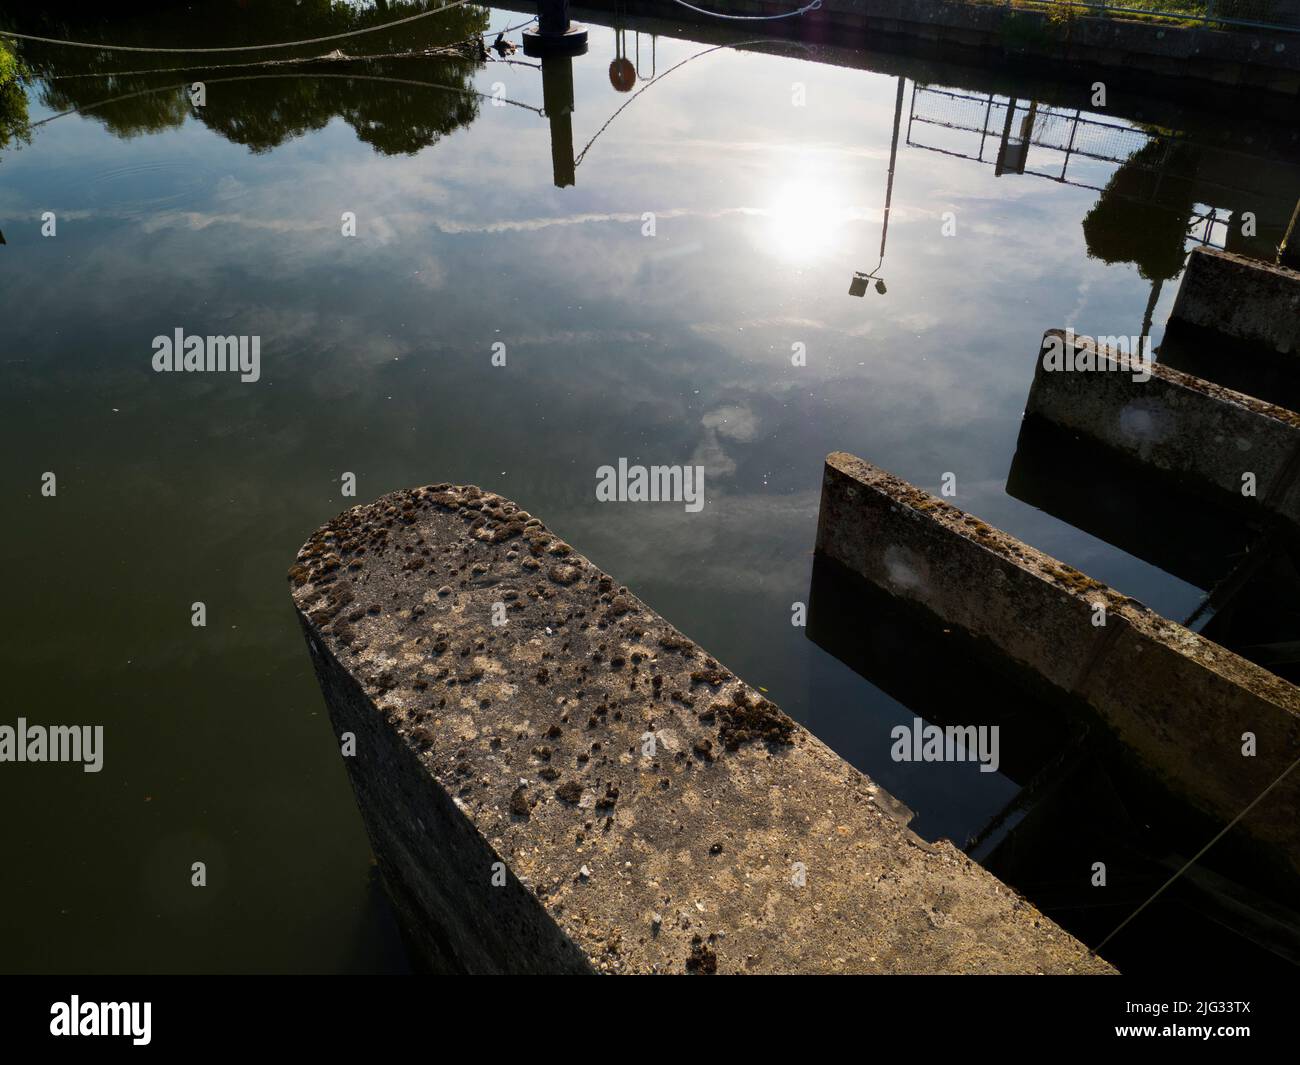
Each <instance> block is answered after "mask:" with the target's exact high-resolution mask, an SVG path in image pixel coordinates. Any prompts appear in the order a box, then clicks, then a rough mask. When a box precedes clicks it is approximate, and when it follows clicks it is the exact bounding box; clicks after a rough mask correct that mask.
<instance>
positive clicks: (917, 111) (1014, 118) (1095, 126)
mask: <svg viewBox="0 0 1300 1065" xmlns="http://www.w3.org/2000/svg"><path fill="white" fill-rule="evenodd" d="M935 140H939V141H943V142H944V143H934V141H935ZM906 143H907V145H908V146H909V147H911V148H923V149H925V150H926V151H931V152H939V153H940V154H943V155H951V156H955V157H957V158H959V159H970V160H972V161H973V162H977V163H983V164H984V165H985V166H992V167H993V172H994V173H995V174H997V175H998V176H1002V175H1004V174H1028V175H1031V176H1033V177H1041V178H1047V179H1048V180H1049V181H1055V182H1059V183H1061V184H1065V185H1073V186H1075V187H1076V188H1083V189H1090V190H1092V191H1093V192H1101V191H1103V188H1104V186H1103V185H1102V184H1094V183H1092V182H1090V181H1088V180H1084V179H1083V178H1082V177H1080V176H1077V175H1076V174H1074V173H1072V169H1071V168H1072V167H1077V166H1078V165H1079V164H1080V162H1081V161H1082V162H1084V163H1086V164H1087V167H1088V169H1089V170H1090V171H1091V173H1089V174H1088V175H1087V176H1090V177H1094V178H1098V179H1108V178H1109V177H1110V174H1112V173H1114V169H1113V168H1118V167H1119V166H1126V167H1129V168H1130V169H1136V170H1140V171H1144V172H1146V173H1148V174H1150V175H1151V180H1149V181H1147V182H1144V183H1143V184H1142V190H1143V191H1142V193H1141V194H1140V195H1135V194H1134V193H1132V192H1131V191H1130V192H1121V193H1119V195H1123V196H1125V198H1127V199H1131V200H1136V201H1138V202H1148V201H1152V200H1155V199H1156V198H1157V196H1158V195H1159V193H1160V187H1161V182H1162V180H1163V179H1164V178H1165V175H1166V173H1167V171H1168V170H1169V167H1170V162H1171V157H1172V155H1173V151H1174V147H1175V146H1176V145H1177V144H1179V143H1185V141H1184V140H1183V139H1182V138H1180V137H1176V136H1167V135H1161V134H1157V133H1153V132H1151V131H1149V130H1145V129H1141V128H1140V127H1137V126H1129V125H1125V124H1123V123H1122V122H1116V121H1114V120H1113V119H1107V118H1102V117H1100V116H1097V115H1092V114H1089V113H1087V112H1085V111H1082V110H1080V109H1069V108H1062V107H1053V106H1051V105H1050V104H1040V103H1038V102H1037V101H1032V100H1031V101H1027V102H1026V101H1021V100H1016V99H1012V98H1008V97H999V96H995V95H993V94H991V93H990V94H987V95H982V96H981V95H976V94H974V93H968V92H962V91H961V90H958V89H947V88H940V87H938V86H933V85H919V84H913V86H912V106H911V111H910V113H909V115H908V119H907V141H906ZM1152 146H1155V147H1154V150H1152V151H1146V149H1150V148H1152ZM1031 163H1033V164H1037V168H1036V167H1035V166H1034V165H1031ZM1048 165H1050V166H1051V169H1047V168H1046V167H1047V166H1048ZM1107 171H1109V173H1107ZM1201 183H1202V184H1205V182H1204V180H1203V179H1202V181H1201ZM1219 187H1221V188H1223V190H1224V192H1225V193H1227V194H1228V195H1229V196H1230V197H1231V198H1233V199H1235V198H1236V197H1234V196H1232V194H1233V193H1235V192H1239V190H1235V189H1232V188H1229V187H1227V186H1219ZM1112 191H1114V190H1112ZM1231 217H1232V212H1231V210H1228V209H1224V208H1217V207H1212V206H1207V207H1204V208H1203V209H1200V210H1197V211H1196V212H1194V213H1193V215H1192V217H1191V218H1190V219H1189V220H1188V225H1189V229H1188V236H1189V237H1191V238H1192V239H1193V240H1195V241H1197V242H1198V243H1201V244H1210V245H1212V246H1214V247H1217V248H1221V247H1223V246H1224V243H1225V241H1226V236H1227V233H1226V229H1227V224H1228V220H1229V219H1230V218H1231Z"/></svg>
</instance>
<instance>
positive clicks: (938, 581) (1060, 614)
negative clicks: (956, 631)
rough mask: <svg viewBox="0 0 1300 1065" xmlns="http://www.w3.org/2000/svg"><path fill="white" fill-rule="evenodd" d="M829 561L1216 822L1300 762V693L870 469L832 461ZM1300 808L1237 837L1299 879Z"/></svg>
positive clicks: (1281, 802)
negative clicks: (937, 625)
mask: <svg viewBox="0 0 1300 1065" xmlns="http://www.w3.org/2000/svg"><path fill="white" fill-rule="evenodd" d="M1063 376H1070V375H1063ZM1065 472H1066V471H1063V475H1064V474H1065ZM817 549H818V551H820V552H822V553H824V554H825V555H827V556H829V557H830V558H833V559H835V560H836V561H838V562H840V563H842V564H843V565H845V566H847V567H849V568H850V569H851V570H853V571H854V572H857V573H859V574H861V575H862V576H864V577H866V578H867V579H868V580H870V581H871V582H872V583H874V584H876V585H878V586H880V587H882V588H884V589H885V590H886V591H888V592H890V593H891V594H893V595H895V596H898V597H900V598H902V599H904V600H907V601H910V602H912V603H914V604H916V605H918V606H920V607H922V608H923V609H924V610H926V611H927V612H929V613H930V614H931V615H933V616H935V617H937V618H938V619H942V623H943V624H944V625H952V626H957V627H959V628H961V629H962V630H964V631H965V632H966V633H968V634H971V635H973V636H975V637H977V638H978V639H981V640H983V641H987V642H988V644H989V645H990V646H991V648H992V649H993V650H995V652H996V653H998V654H1000V655H1004V656H1006V657H1007V658H1009V659H1010V660H1012V661H1013V662H1015V663H1016V664H1017V665H1019V666H1021V667H1023V668H1026V669H1028V670H1031V671H1033V672H1034V673H1035V674H1037V675H1038V676H1040V677H1042V678H1044V679H1046V680H1047V681H1048V682H1050V683H1051V684H1052V685H1054V686H1055V687H1056V688H1058V689H1060V690H1061V691H1063V692H1066V693H1070V694H1071V695H1074V696H1077V697H1079V698H1080V699H1082V700H1083V701H1084V702H1086V703H1087V704H1089V705H1090V706H1091V707H1092V709H1093V710H1094V712H1096V713H1097V714H1098V716H1099V717H1100V718H1101V719H1102V720H1104V721H1105V722H1106V723H1107V725H1108V726H1109V727H1110V728H1111V730H1112V731H1113V732H1114V733H1115V734H1116V735H1117V736H1118V737H1119V739H1120V740H1121V741H1122V742H1123V743H1124V744H1125V745H1126V746H1127V747H1128V748H1129V750H1130V751H1132V752H1133V754H1134V755H1135V756H1136V757H1137V758H1138V759H1139V761H1140V763H1141V764H1142V765H1143V766H1144V767H1145V768H1146V769H1147V770H1148V771H1149V772H1150V773H1151V774H1152V775H1153V776H1154V777H1155V778H1156V779H1157V780H1158V781H1159V782H1160V783H1161V784H1163V785H1164V786H1165V787H1166V788H1168V789H1169V791H1171V792H1172V793H1173V794H1175V795H1176V796H1178V797H1180V798H1181V799H1183V800H1184V801H1186V802H1188V803H1190V804H1191V805H1192V806H1193V807H1194V808H1196V809H1198V810H1200V811H1202V812H1203V813H1205V814H1207V815H1209V816H1210V817H1212V818H1213V819H1215V820H1217V821H1218V822H1220V823H1224V824H1226V823H1227V822H1229V821H1230V820H1232V819H1233V818H1235V817H1236V816H1237V815H1238V814H1240V813H1241V812H1242V811H1243V810H1244V809H1245V808H1246V807H1247V806H1248V805H1249V804H1250V803H1251V802H1252V801H1253V800H1254V799H1256V798H1257V797H1258V796H1259V795H1260V793H1261V792H1263V791H1264V790H1265V789H1266V788H1267V787H1268V786H1269V785H1270V784H1272V783H1273V782H1274V781H1275V780H1276V779H1277V778H1278V777H1279V776H1281V775H1282V773H1283V772H1284V771H1285V770H1286V769H1287V768H1288V766H1290V765H1291V763H1292V762H1293V761H1294V760H1295V758H1296V757H1297V755H1300V689H1297V688H1296V687H1294V686H1293V685H1291V684H1288V683H1287V682H1286V681H1283V680H1281V679H1279V678H1278V677H1275V676H1274V675H1273V674H1271V673H1269V672H1267V671H1266V670H1264V669H1262V668H1260V667H1259V666H1256V665H1254V664H1253V663H1251V662H1248V661H1246V660H1245V659H1243V658H1240V657H1238V656H1237V655H1234V654H1232V653H1231V652H1229V651H1227V650H1225V649H1224V648H1222V647H1220V646H1218V645H1217V644H1214V643H1211V642H1210V641H1209V640H1206V639H1204V638H1202V637H1200V636H1198V635H1197V634H1195V633H1193V632H1191V631H1189V630H1187V629H1185V628H1183V627H1182V626H1180V625H1177V624H1175V623H1173V622H1171V621H1168V620H1166V619H1165V618H1162V617H1160V616H1159V615H1158V614H1156V613H1154V612H1153V611H1151V610H1149V609H1147V608H1146V607H1144V606H1143V605H1142V604H1140V603H1138V602H1137V601H1136V600H1133V599H1130V598H1128V597H1127V596H1124V595H1122V594H1121V593H1119V592H1117V591H1115V590H1113V589H1111V588H1108V587H1106V586H1105V585H1103V584H1101V583H1099V582H1097V581H1095V580H1092V579H1091V578H1089V577H1087V576H1085V575H1084V574H1082V573H1080V572H1078V571H1077V570H1074V569H1071V568H1070V567H1069V566H1066V565H1064V564H1063V563H1061V562H1058V561H1057V560H1055V559H1053V558H1050V557H1049V556H1047V555H1045V554H1043V553H1042V552H1040V551H1036V550H1034V549H1033V548H1032V547H1029V546H1028V545H1027V544H1024V543H1021V542H1020V541H1018V540H1016V539H1015V538H1014V537H1011V536H1008V535H1007V534H1005V533H1003V532H1000V531H999V530H997V529H994V528H992V527H991V526H989V525H987V524H985V523H984V522H982V521H980V520H979V519H978V518H976V517H974V516H972V515H970V514H966V513H964V512H963V511H961V510H959V509H957V508H956V507H953V506H951V505H949V504H947V503H944V502H943V501H941V500H939V499H935V498H934V497H932V496H930V495H928V494H926V493H925V492H923V491H921V490H920V489H918V488H915V487H913V486H912V485H910V484H908V483H907V482H905V481H902V480H899V479H898V478H896V477H892V476H890V475H889V474H888V473H885V472H884V471H883V470H880V469H878V468H876V467H875V466H872V465H871V464H870V463H868V462H865V461H863V460H862V459H859V458H855V457H854V456H852V455H848V454H844V453H835V454H832V455H831V456H829V457H828V458H827V460H826V472H825V480H824V484H823V489H822V501H821V514H820V519H819V523H818V530H817ZM1098 604H1100V606H1101V607H1102V608H1103V611H1104V612H1102V613H1099V611H1098V610H1097V606H1098ZM1099 616H1100V617H1102V618H1104V622H1105V623H1104V625H1097V624H1095V619H1096V618H1098V617H1099ZM1245 733H1252V734H1253V735H1254V737H1255V743H1256V753H1255V754H1254V755H1253V756H1250V757H1247V756H1245V755H1244V753H1243V736H1244V734H1245ZM1298 799H1300V773H1294V774H1292V775H1291V776H1290V777H1288V778H1287V779H1286V780H1284V781H1283V782H1282V783H1281V784H1279V785H1278V786H1277V787H1276V788H1275V789H1274V790H1273V791H1272V792H1271V793H1270V794H1269V795H1268V796H1267V797H1266V799H1265V800H1264V801H1263V802H1261V803H1260V804H1259V805H1258V806H1257V807H1256V808H1255V809H1254V810H1252V811H1251V813H1250V815H1249V816H1248V817H1246V818H1243V819H1242V821H1241V823H1240V825H1239V826H1238V830H1239V831H1241V832H1244V833H1246V834H1247V837H1248V838H1249V839H1250V840H1252V841H1253V847H1254V849H1255V850H1256V851H1257V852H1258V854H1259V856H1260V857H1261V858H1262V859H1263V860H1264V861H1265V862H1266V863H1267V864H1270V865H1272V866H1273V867H1274V868H1275V869H1278V870H1279V871H1281V872H1282V873H1283V874H1284V875H1287V876H1294V875H1295V874H1296V873H1300V818H1297V816H1296V815H1297V810H1298V809H1300V806H1298V805H1297V800H1298Z"/></svg>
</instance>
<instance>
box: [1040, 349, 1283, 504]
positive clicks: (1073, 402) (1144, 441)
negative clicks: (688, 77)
mask: <svg viewBox="0 0 1300 1065" xmlns="http://www.w3.org/2000/svg"><path fill="white" fill-rule="evenodd" d="M1068 340H1069V338H1068V336H1067V334H1065V333H1063V332H1062V331H1061V330H1058V329H1052V330H1048V332H1047V333H1046V334H1044V337H1043V350H1044V351H1045V350H1046V349H1047V346H1048V344H1049V342H1051V343H1059V344H1060V345H1062V346H1063V347H1068V343H1067V342H1068ZM1073 346H1074V350H1073V353H1072V358H1071V364H1073V365H1077V364H1078V363H1079V360H1081V359H1085V358H1086V359H1089V360H1091V362H1092V364H1093V365H1095V367H1096V369H1092V370H1061V369H1055V370H1049V369H1046V368H1045V366H1044V360H1043V358H1042V357H1041V354H1040V357H1039V359H1038V361H1037V363H1036V366H1035V370H1034V381H1033V385H1032V386H1031V388H1030V392H1029V400H1028V402H1027V403H1026V406H1025V415H1026V416H1027V417H1039V418H1043V419H1045V420H1046V421H1048V422H1050V423H1051V424H1053V425H1055V426H1058V427H1059V428H1061V429H1065V430H1067V431H1069V432H1074V433H1078V434H1080V435H1081V436H1083V437H1085V438H1087V439H1089V440H1092V441H1095V442H1096V443H1098V444H1100V445H1101V446H1103V447H1105V448H1108V449H1110V450H1112V451H1114V452H1115V453H1117V454H1120V455H1123V456H1125V457H1126V458H1128V459H1130V460H1132V461H1134V462H1137V463H1141V465H1142V466H1143V467H1144V468H1145V469H1147V470H1149V471H1151V472H1152V473H1154V474H1158V475H1160V476H1162V477H1164V478H1166V479H1168V480H1169V481H1170V482H1171V483H1174V484H1177V485H1179V486H1180V487H1182V488H1185V489H1187V490H1188V491H1191V492H1193V493H1198V494H1200V495H1202V496H1205V497H1207V498H1212V499H1216V500H1219V501H1222V502H1225V503H1229V504H1232V505H1235V506H1237V507H1240V508H1242V509H1243V510H1255V511H1265V512H1268V513H1271V514H1273V515H1276V516H1279V517H1281V518H1283V519H1284V520H1286V521H1287V522H1291V523H1297V522H1300V414H1297V413H1296V412H1295V411H1290V410H1287V409H1286V408H1284V407H1278V406H1275V405H1274V404H1272V403H1268V402H1265V401H1264V400H1262V399H1256V398H1255V397H1253V396H1247V395H1245V394H1243V393H1241V392H1234V391H1233V390H1232V389H1230V388H1224V387H1223V386H1222V385H1218V384H1215V383H1214V382H1213V381H1207V380H1205V379H1203V378H1199V377H1193V376H1192V375H1191V374H1186V373H1182V372H1180V371H1178V370H1175V369H1172V368H1170V367H1168V366H1164V365H1162V364H1161V363H1159V362H1154V363H1152V364H1151V365H1150V371H1151V376H1150V379H1149V380H1136V379H1135V377H1141V376H1143V375H1142V374H1136V375H1135V374H1134V373H1133V372H1130V370H1129V369H1125V368H1124V366H1125V364H1124V363H1123V361H1122V359H1121V358H1120V357H1119V355H1118V354H1117V353H1116V352H1113V351H1111V350H1109V349H1108V348H1105V347H1098V346H1097V344H1096V343H1095V342H1094V341H1092V340H1091V338H1088V337H1081V336H1076V337H1074V340H1073ZM1063 472H1064V471H1063ZM1248 475H1249V476H1248Z"/></svg>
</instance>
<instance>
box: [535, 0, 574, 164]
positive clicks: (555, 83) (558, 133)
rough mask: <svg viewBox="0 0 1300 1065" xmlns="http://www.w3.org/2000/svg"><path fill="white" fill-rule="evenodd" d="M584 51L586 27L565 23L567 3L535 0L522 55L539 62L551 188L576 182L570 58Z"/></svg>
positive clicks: (553, 0) (567, 21)
mask: <svg viewBox="0 0 1300 1065" xmlns="http://www.w3.org/2000/svg"><path fill="white" fill-rule="evenodd" d="M586 51H587V30H586V27H584V26H581V25H579V24H578V23H575V22H570V21H569V0H538V2H537V21H536V22H534V23H533V24H532V25H531V26H529V27H528V28H527V29H526V30H524V54H525V55H530V56H540V57H541V60H542V109H543V110H544V111H545V112H546V118H547V120H548V121H549V122H550V124H551V171H552V174H553V175H554V179H555V187H556V188H558V189H563V188H567V187H568V186H569V185H572V184H574V183H575V182H576V180H577V176H576V173H575V170H576V168H575V166H574V161H573V57H574V56H575V55H583V54H585V53H586Z"/></svg>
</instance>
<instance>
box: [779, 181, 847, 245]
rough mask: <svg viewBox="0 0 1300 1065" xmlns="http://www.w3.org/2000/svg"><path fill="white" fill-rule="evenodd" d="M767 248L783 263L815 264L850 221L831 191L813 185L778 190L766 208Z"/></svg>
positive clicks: (792, 184)
mask: <svg viewBox="0 0 1300 1065" xmlns="http://www.w3.org/2000/svg"><path fill="white" fill-rule="evenodd" d="M764 216H765V218H766V222H767V225H766V227H765V240H764V244H765V246H766V247H767V248H768V249H769V250H770V251H771V252H772V253H773V254H775V255H777V256H779V257H780V258H781V259H782V260H784V261H786V262H791V263H799V264H805V263H811V262H813V261H815V260H817V259H819V258H821V257H822V256H824V255H825V254H826V253H827V252H828V251H829V250H830V248H831V246H832V244H833V243H834V242H835V240H836V237H837V236H838V234H839V232H840V231H841V230H842V229H843V228H844V226H845V225H846V224H847V221H848V212H846V211H845V210H844V208H843V207H842V206H839V205H837V203H836V199H835V197H834V196H833V195H831V193H830V190H829V189H827V188H825V187H824V186H821V185H817V184H814V183H811V182H792V183H789V184H787V185H784V186H782V187H780V188H779V189H777V191H776V192H775V194H774V195H773V196H772V199H771V201H770V202H769V203H768V204H767V206H766V207H765V209H764Z"/></svg>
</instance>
